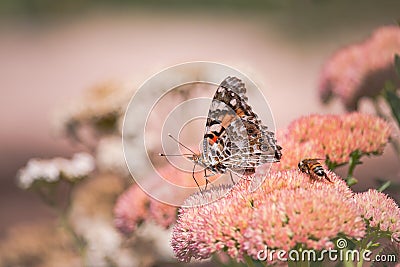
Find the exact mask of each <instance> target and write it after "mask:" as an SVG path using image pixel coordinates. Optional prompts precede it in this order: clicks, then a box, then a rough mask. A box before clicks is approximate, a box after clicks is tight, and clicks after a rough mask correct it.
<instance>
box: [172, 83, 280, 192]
mask: <svg viewBox="0 0 400 267" xmlns="http://www.w3.org/2000/svg"><path fill="white" fill-rule="evenodd" d="M247 101H248V98H247V96H246V88H245V84H244V83H243V82H242V81H241V80H240V79H238V78H236V77H231V76H228V77H227V78H225V80H223V81H222V82H221V84H220V85H219V86H218V88H217V91H216V92H215V94H214V97H213V99H212V102H211V105H210V109H209V111H208V116H207V122H206V126H205V134H204V138H203V142H202V149H201V150H202V151H201V152H200V153H194V152H193V151H191V150H190V149H189V148H188V149H189V150H190V151H191V152H192V153H193V154H192V155H191V156H189V157H188V159H190V160H191V161H192V162H194V163H195V166H196V165H200V166H202V167H204V172H205V175H204V176H205V179H206V185H205V189H206V188H207V184H208V183H210V182H209V180H208V179H207V177H209V176H212V175H215V174H224V173H226V172H229V173H230V175H231V179H232V182H233V178H232V172H233V173H235V174H237V175H239V176H241V177H243V176H251V175H252V174H254V173H255V169H256V167H257V166H259V165H262V164H264V163H272V162H279V160H280V159H281V157H282V153H281V149H282V147H280V146H279V145H277V143H276V139H275V134H274V132H272V131H269V130H268V127H267V126H265V125H263V124H262V122H261V120H259V119H258V116H257V114H255V113H254V112H253V110H252V108H251V107H250V105H249V104H248V103H247ZM175 141H177V142H178V143H179V141H178V140H176V139H175ZM181 145H182V144H181ZM184 147H186V146H184ZM186 148H187V147H186ZM195 166H194V168H193V175H192V176H193V179H194V181H195V182H196V184H197V186H198V187H199V188H200V186H199V184H198V183H197V181H196V179H195V177H194V169H195ZM207 170H208V171H210V172H211V174H209V175H207V173H206V171H207Z"/></svg>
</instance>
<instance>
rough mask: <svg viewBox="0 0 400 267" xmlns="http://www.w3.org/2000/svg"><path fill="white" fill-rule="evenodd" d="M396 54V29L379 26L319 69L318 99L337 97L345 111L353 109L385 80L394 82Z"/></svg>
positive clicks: (399, 32) (399, 46) (399, 33)
mask: <svg viewBox="0 0 400 267" xmlns="http://www.w3.org/2000/svg"><path fill="white" fill-rule="evenodd" d="M396 53H397V54H400V27H398V26H386V27H381V28H379V29H377V30H376V31H375V32H374V33H373V34H372V36H371V37H370V38H369V39H367V40H366V41H364V42H362V43H359V44H353V45H350V46H348V47H345V48H343V49H341V50H339V51H337V52H336V53H335V54H334V55H333V56H332V57H331V58H330V59H329V60H328V62H327V63H326V64H325V66H324V67H323V71H322V74H321V81H320V86H319V90H320V97H321V99H322V100H323V101H325V102H327V101H329V100H330V99H331V98H332V97H333V96H337V97H338V98H339V99H340V100H341V101H342V102H343V104H344V105H345V107H346V108H347V109H348V110H356V109H357V105H358V101H359V100H360V98H361V97H363V96H369V97H373V96H376V95H378V94H379V92H380V91H381V90H382V89H383V86H384V84H385V82H386V81H388V80H393V81H397V79H396V76H395V70H394V67H393V62H394V55H395V54H396ZM398 85H400V84H398Z"/></svg>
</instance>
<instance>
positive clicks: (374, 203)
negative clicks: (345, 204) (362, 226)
mask: <svg viewBox="0 0 400 267" xmlns="http://www.w3.org/2000/svg"><path fill="white" fill-rule="evenodd" d="M354 199H355V201H356V203H357V205H358V207H359V209H360V212H361V214H362V216H363V218H364V219H365V220H366V222H367V225H368V226H369V227H373V228H376V229H378V230H380V231H383V232H390V233H391V234H392V235H393V236H394V237H398V236H399V235H400V208H399V207H398V206H397V204H396V203H395V202H394V200H393V199H391V198H389V197H388V196H387V195H386V194H384V193H381V192H378V191H376V190H374V189H370V190H368V191H367V192H363V193H358V194H356V195H355V196H354Z"/></svg>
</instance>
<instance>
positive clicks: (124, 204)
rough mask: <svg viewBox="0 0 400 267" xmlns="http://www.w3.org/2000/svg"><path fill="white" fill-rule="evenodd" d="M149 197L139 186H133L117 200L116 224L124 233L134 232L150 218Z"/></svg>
mask: <svg viewBox="0 0 400 267" xmlns="http://www.w3.org/2000/svg"><path fill="white" fill-rule="evenodd" d="M149 205H150V199H149V197H148V196H147V195H146V194H145V193H144V192H143V190H142V189H141V188H140V187H139V186H138V185H132V186H131V187H130V188H129V189H128V190H127V191H125V192H124V193H123V194H122V195H121V196H120V197H119V198H118V200H117V203H116V205H115V207H114V217H115V219H114V223H115V226H116V227H117V228H118V230H120V231H121V232H122V233H125V234H129V233H131V232H133V231H134V230H135V229H136V228H137V226H138V225H140V224H141V223H142V222H143V221H144V220H146V219H147V218H148V217H149V211H148V207H149Z"/></svg>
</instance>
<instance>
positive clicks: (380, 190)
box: [377, 181, 392, 192]
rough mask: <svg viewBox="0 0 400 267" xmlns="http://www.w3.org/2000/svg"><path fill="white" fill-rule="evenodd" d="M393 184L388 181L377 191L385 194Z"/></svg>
mask: <svg viewBox="0 0 400 267" xmlns="http://www.w3.org/2000/svg"><path fill="white" fill-rule="evenodd" d="M391 183H392V182H391V181H386V182H384V183H383V184H382V185H381V186H380V187H379V188H378V189H377V190H378V191H379V192H383V191H385V190H386V189H387V188H388V187H389V186H390V184H391Z"/></svg>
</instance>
